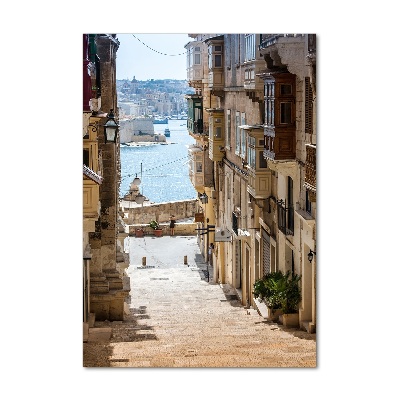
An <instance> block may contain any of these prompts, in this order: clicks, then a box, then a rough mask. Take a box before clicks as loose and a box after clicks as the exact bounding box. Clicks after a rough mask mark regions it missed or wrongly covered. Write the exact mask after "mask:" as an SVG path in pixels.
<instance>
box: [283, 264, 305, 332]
mask: <svg viewBox="0 0 400 400" xmlns="http://www.w3.org/2000/svg"><path fill="white" fill-rule="evenodd" d="M300 279H301V276H300V275H296V274H294V273H292V272H290V271H288V272H286V274H285V275H284V276H283V278H282V281H281V288H280V295H279V297H280V299H281V300H280V301H281V305H282V313H283V314H282V316H280V317H279V319H280V321H281V322H282V324H283V326H285V327H286V328H298V327H299V311H298V307H299V303H300V301H301V290H300V285H299V282H300Z"/></svg>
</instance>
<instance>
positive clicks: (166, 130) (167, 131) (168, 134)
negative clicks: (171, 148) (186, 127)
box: [164, 128, 171, 137]
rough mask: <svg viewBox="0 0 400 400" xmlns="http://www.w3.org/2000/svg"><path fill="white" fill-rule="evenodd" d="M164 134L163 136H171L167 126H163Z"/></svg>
mask: <svg viewBox="0 0 400 400" xmlns="http://www.w3.org/2000/svg"><path fill="white" fill-rule="evenodd" d="M164 136H165V137H170V136H171V132H170V130H169V129H168V128H165V130H164Z"/></svg>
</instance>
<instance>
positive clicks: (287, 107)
mask: <svg viewBox="0 0 400 400" xmlns="http://www.w3.org/2000/svg"><path fill="white" fill-rule="evenodd" d="M280 105H281V124H290V123H291V122H292V103H289V102H281V103H280Z"/></svg>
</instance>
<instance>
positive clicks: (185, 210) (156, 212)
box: [122, 199, 197, 226]
mask: <svg viewBox="0 0 400 400" xmlns="http://www.w3.org/2000/svg"><path fill="white" fill-rule="evenodd" d="M124 204H125V205H127V202H124ZM128 204H129V202H128ZM196 205H197V200H196V199H194V200H181V201H173V202H166V203H156V204H148V205H147V204H146V205H143V206H135V207H133V208H129V207H122V208H123V209H122V211H123V213H124V222H125V223H126V224H127V225H134V224H141V225H143V226H146V225H148V224H149V223H150V221H152V220H156V221H158V222H159V223H163V222H165V223H169V217H170V215H175V219H176V220H181V219H190V218H194V214H195V213H196Z"/></svg>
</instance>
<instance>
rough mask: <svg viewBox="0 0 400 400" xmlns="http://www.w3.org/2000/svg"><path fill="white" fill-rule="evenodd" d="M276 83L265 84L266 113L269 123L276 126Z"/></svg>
mask: <svg viewBox="0 0 400 400" xmlns="http://www.w3.org/2000/svg"><path fill="white" fill-rule="evenodd" d="M274 92H275V84H274V83H271V82H269V83H267V84H266V85H265V97H266V99H265V115H266V121H265V123H266V124H267V125H271V126H274V125H275V120H274V118H275V110H274V103H275V93H274Z"/></svg>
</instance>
